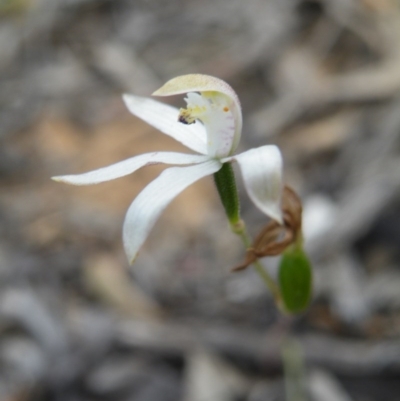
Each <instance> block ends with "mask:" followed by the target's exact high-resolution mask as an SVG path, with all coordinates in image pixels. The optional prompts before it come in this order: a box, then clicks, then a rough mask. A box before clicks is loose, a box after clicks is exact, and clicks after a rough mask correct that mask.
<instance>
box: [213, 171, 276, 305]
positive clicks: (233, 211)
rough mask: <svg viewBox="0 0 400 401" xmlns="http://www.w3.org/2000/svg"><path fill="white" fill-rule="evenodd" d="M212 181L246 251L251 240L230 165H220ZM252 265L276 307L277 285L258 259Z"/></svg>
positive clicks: (234, 230) (233, 228)
mask: <svg viewBox="0 0 400 401" xmlns="http://www.w3.org/2000/svg"><path fill="white" fill-rule="evenodd" d="M214 181H215V185H216V186H217V190H218V194H219V196H220V199H221V202H222V205H223V206H224V209H225V213H226V215H227V217H228V220H229V223H230V226H231V229H232V231H233V232H234V233H235V234H237V235H238V236H239V237H240V238H241V239H242V241H243V244H244V246H245V247H246V249H248V248H250V247H251V244H252V240H251V238H250V236H249V235H248V234H247V231H246V225H245V223H244V221H243V220H242V219H241V218H240V204H239V197H238V193H237V189H236V181H235V173H234V171H233V168H232V166H231V164H230V163H225V164H223V165H222V167H221V169H220V170H219V171H217V172H216V173H215V174H214ZM253 265H254V268H255V269H256V272H257V273H258V274H259V276H260V277H261V278H262V280H263V281H264V283H265V285H266V286H267V288H268V289H269V290H270V291H271V293H272V295H273V297H274V299H275V302H276V303H277V305H280V300H281V295H280V291H279V287H278V285H277V284H276V283H275V281H274V280H273V279H272V277H271V276H270V275H269V274H268V272H266V271H265V269H264V267H263V266H262V264H261V263H260V261H259V260H258V259H257V260H256V261H255V262H254V263H253Z"/></svg>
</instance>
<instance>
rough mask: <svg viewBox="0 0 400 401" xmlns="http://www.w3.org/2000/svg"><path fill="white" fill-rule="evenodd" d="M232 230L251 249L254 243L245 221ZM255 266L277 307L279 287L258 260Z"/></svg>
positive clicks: (279, 298) (279, 295)
mask: <svg viewBox="0 0 400 401" xmlns="http://www.w3.org/2000/svg"><path fill="white" fill-rule="evenodd" d="M231 229H232V231H233V232H234V233H235V234H237V235H238V236H239V237H240V238H241V240H242V242H243V244H244V246H245V247H246V249H247V248H250V247H251V243H252V241H251V238H250V236H249V234H248V233H247V230H246V224H245V223H244V221H243V220H240V222H239V223H238V224H235V225H231ZM253 266H254V268H255V270H256V272H257V273H258V275H259V276H260V277H261V279H262V280H263V281H264V283H265V285H266V286H267V288H268V289H269V290H270V291H271V293H272V295H273V297H274V299H275V302H276V303H277V305H279V304H280V300H281V293H280V291H279V287H278V285H277V284H276V283H275V281H274V280H273V279H272V277H271V276H270V275H269V273H268V272H267V271H266V270H265V269H264V266H263V265H262V264H261V262H260V261H259V260H258V259H256V260H255V262H254V263H253Z"/></svg>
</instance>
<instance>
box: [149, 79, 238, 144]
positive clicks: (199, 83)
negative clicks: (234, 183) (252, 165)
mask: <svg viewBox="0 0 400 401" xmlns="http://www.w3.org/2000/svg"><path fill="white" fill-rule="evenodd" d="M189 92H200V93H202V94H204V95H206V94H208V95H210V94H212V93H213V92H214V93H215V92H219V93H222V94H224V95H225V96H227V97H228V98H229V100H230V101H229V103H230V104H229V107H230V109H231V111H232V114H233V117H234V123H235V135H234V138H233V146H232V149H233V150H235V149H236V147H237V145H238V143H239V140H240V136H241V133H242V110H241V106H240V101H239V98H238V97H237V95H236V93H235V91H234V90H233V89H232V88H231V87H230V86H229V85H228V84H227V83H226V82H224V81H222V80H221V79H219V78H215V77H212V76H210V75H202V74H188V75H182V76H179V77H176V78H173V79H171V80H169V81H168V82H167V83H165V84H164V85H163V86H162V87H161V88H160V89H158V90H156V91H155V92H154V93H153V96H172V95H180V94H182V93H189Z"/></svg>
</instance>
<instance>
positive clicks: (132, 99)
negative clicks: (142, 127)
mask: <svg viewBox="0 0 400 401" xmlns="http://www.w3.org/2000/svg"><path fill="white" fill-rule="evenodd" d="M123 99H124V101H125V104H126V107H127V108H128V110H129V111H130V112H131V113H132V114H134V115H135V116H136V117H139V118H140V119H142V120H143V121H146V122H147V123H149V124H150V125H152V126H153V127H155V128H157V129H158V130H160V131H161V132H162V133H164V134H166V135H168V136H170V137H172V138H174V139H175V140H177V141H178V142H180V143H182V144H183V145H185V146H187V147H188V148H189V149H192V150H194V151H195V152H198V153H201V154H203V155H204V154H206V153H207V146H206V141H207V139H206V131H205V129H204V127H203V125H201V124H199V123H196V124H191V125H185V124H182V123H180V122H178V116H179V110H178V109H177V108H175V107H172V106H170V105H168V104H164V103H161V102H158V101H156V100H153V99H149V98H145V97H139V96H134V95H126V94H125V95H123Z"/></svg>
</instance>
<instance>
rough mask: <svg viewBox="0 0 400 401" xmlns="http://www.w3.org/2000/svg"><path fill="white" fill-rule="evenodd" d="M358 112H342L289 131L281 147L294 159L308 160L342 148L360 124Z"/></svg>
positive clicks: (282, 140)
mask: <svg viewBox="0 0 400 401" xmlns="http://www.w3.org/2000/svg"><path fill="white" fill-rule="evenodd" d="M358 116H359V114H358V113H357V112H352V111H349V112H341V113H339V114H337V115H334V116H329V117H326V118H324V119H322V120H318V121H315V122H310V123H308V124H303V125H301V126H297V127H296V128H294V129H292V130H290V131H288V132H287V133H286V135H284V136H283V137H282V139H281V140H280V145H281V146H282V147H283V148H284V149H285V152H286V153H287V154H289V155H291V156H292V157H296V158H303V159H304V158H307V157H310V156H312V155H315V154H318V153H322V152H329V151H333V150H336V149H338V148H340V146H341V145H342V144H343V143H344V142H345V141H346V140H347V139H348V138H349V136H350V135H351V133H352V132H354V129H355V127H356V125H357V123H358Z"/></svg>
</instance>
